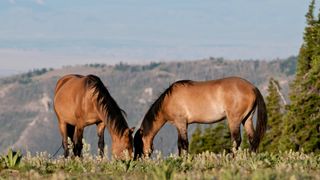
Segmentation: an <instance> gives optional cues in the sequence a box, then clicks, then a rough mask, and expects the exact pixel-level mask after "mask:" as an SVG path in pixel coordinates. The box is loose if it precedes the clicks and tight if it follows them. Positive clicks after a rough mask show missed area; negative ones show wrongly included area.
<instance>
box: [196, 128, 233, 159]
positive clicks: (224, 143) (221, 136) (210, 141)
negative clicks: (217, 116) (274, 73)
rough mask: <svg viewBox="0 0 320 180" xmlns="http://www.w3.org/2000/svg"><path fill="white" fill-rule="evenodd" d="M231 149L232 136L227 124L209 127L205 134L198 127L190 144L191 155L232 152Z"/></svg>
mask: <svg viewBox="0 0 320 180" xmlns="http://www.w3.org/2000/svg"><path fill="white" fill-rule="evenodd" d="M231 148H232V144H231V135H230V132H229V128H228V127H227V124H226V123H225V122H219V123H217V124H215V125H214V126H211V127H207V128H206V129H205V130H204V132H201V130H200V127H197V129H196V130H195V132H194V133H193V135H192V139H191V142H190V153H194V154H197V153H201V152H204V151H210V152H215V153H219V152H222V151H223V150H226V151H227V152H231Z"/></svg>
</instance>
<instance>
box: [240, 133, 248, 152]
mask: <svg viewBox="0 0 320 180" xmlns="http://www.w3.org/2000/svg"><path fill="white" fill-rule="evenodd" d="M240 147H241V149H249V148H250V144H249V139H248V136H247V133H246V131H245V130H243V131H242V141H241V145H240Z"/></svg>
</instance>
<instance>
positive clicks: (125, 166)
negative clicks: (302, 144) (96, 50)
mask: <svg viewBox="0 0 320 180" xmlns="http://www.w3.org/2000/svg"><path fill="white" fill-rule="evenodd" d="M48 157H49V155H48V154H46V153H39V154H37V155H36V156H30V154H27V155H26V156H25V157H24V158H23V159H22V161H21V163H20V166H19V167H17V168H15V170H10V169H5V168H3V167H2V168H0V178H4V179H8V178H15V179H19V178H24V179H42V178H47V179H65V178H68V179H101V178H103V179H128V178H129V179H319V178H320V155H319V154H318V155H315V154H312V153H311V154H305V153H303V152H292V151H288V152H279V153H276V154H273V153H268V152H265V153H259V154H250V153H249V152H248V151H247V150H242V151H238V152H236V156H235V157H232V155H231V154H226V153H218V154H215V153H209V152H205V153H202V154H197V155H187V156H184V157H178V156H169V157H166V158H164V157H161V155H159V154H158V155H156V157H155V158H153V159H144V160H139V161H132V160H127V161H115V160H108V159H101V158H99V157H95V156H90V155H84V157H83V158H82V159H79V158H74V159H70V158H69V159H64V158H62V157H58V158H57V159H50V158H48Z"/></svg>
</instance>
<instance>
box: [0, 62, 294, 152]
mask: <svg viewBox="0 0 320 180" xmlns="http://www.w3.org/2000/svg"><path fill="white" fill-rule="evenodd" d="M295 64H296V58H295V57H290V58H288V59H285V60H275V61H253V60H251V61H244V60H234V61H227V60H223V59H221V58H218V59H216V58H210V59H204V60H197V61H188V62H171V63H150V64H148V65H127V64H123V63H120V64H117V65H115V66H110V65H104V64H91V65H83V66H73V67H64V68H62V69H48V70H47V69H42V70H35V71H32V72H28V73H24V74H20V75H15V76H11V77H5V78H1V79H0V102H1V103H0V124H1V126H0V132H1V136H0V151H1V152H3V151H5V150H6V149H7V148H8V147H11V146H13V147H17V148H22V149H27V150H29V151H31V152H33V153H35V152H40V151H48V152H49V153H53V152H55V151H56V150H57V149H58V147H59V146H60V144H61V137H60V133H59V131H58V128H57V120H56V117H55V114H54V112H53V111H52V109H51V106H52V100H51V99H52V98H53V93H54V87H55V83H56V81H57V80H58V79H59V78H60V77H61V76H63V75H65V74H71V73H77V74H83V75H86V74H96V75H98V76H99V77H100V78H101V79H102V80H103V82H104V83H105V85H106V86H107V88H108V89H109V91H110V93H111V95H112V96H113V97H114V98H115V100H116V101H117V102H118V104H119V105H120V107H121V108H122V109H124V110H125V111H126V112H127V117H128V119H127V121H128V123H129V125H130V126H136V127H138V126H139V124H140V120H141V119H142V118H143V116H144V113H145V112H146V111H147V110H148V107H149V105H150V104H151V103H152V102H153V100H155V98H157V96H158V95H159V94H160V93H161V92H162V91H163V90H164V89H165V88H166V87H168V86H169V85H170V83H172V82H174V81H176V80H181V79H192V80H209V79H217V78H222V77H226V76H240V77H243V78H246V79H248V80H249V81H251V82H252V83H254V84H255V85H256V86H258V87H259V88H260V89H261V91H262V92H263V94H265V92H266V88H267V83H268V79H269V77H271V76H272V77H274V78H276V79H278V80H279V82H280V85H281V86H282V87H283V89H282V90H283V92H284V94H286V95H287V92H288V84H289V82H290V80H291V79H292V78H293V76H294V72H295ZM189 131H192V126H191V127H190V128H189ZM189 135H190V134H189ZM84 137H85V139H86V141H87V142H88V143H90V144H91V147H92V149H93V151H94V152H96V147H97V135H96V130H95V127H94V126H92V127H89V128H86V129H85V136H84ZM105 138H106V144H107V145H108V146H110V138H109V135H108V132H107V130H106V133H105ZM176 139H177V135H176V130H175V129H174V128H172V127H170V126H169V125H166V126H165V128H163V129H162V130H161V131H160V133H159V134H158V135H157V136H156V139H155V149H160V150H161V151H163V152H164V154H167V153H169V152H172V153H175V152H176ZM60 153H61V152H60Z"/></svg>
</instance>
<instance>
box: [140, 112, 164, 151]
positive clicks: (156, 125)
mask: <svg viewBox="0 0 320 180" xmlns="http://www.w3.org/2000/svg"><path fill="white" fill-rule="evenodd" d="M165 123H166V121H165V119H164V118H163V116H162V114H160V115H158V116H157V117H156V118H155V120H153V121H152V126H151V127H142V128H143V130H144V131H145V130H146V129H148V131H147V132H144V135H143V141H144V143H145V144H146V145H147V146H149V147H148V148H151V145H152V142H153V139H154V137H155V136H156V135H157V133H158V132H159V130H160V129H161V128H162V126H163V125H164V124H165Z"/></svg>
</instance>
